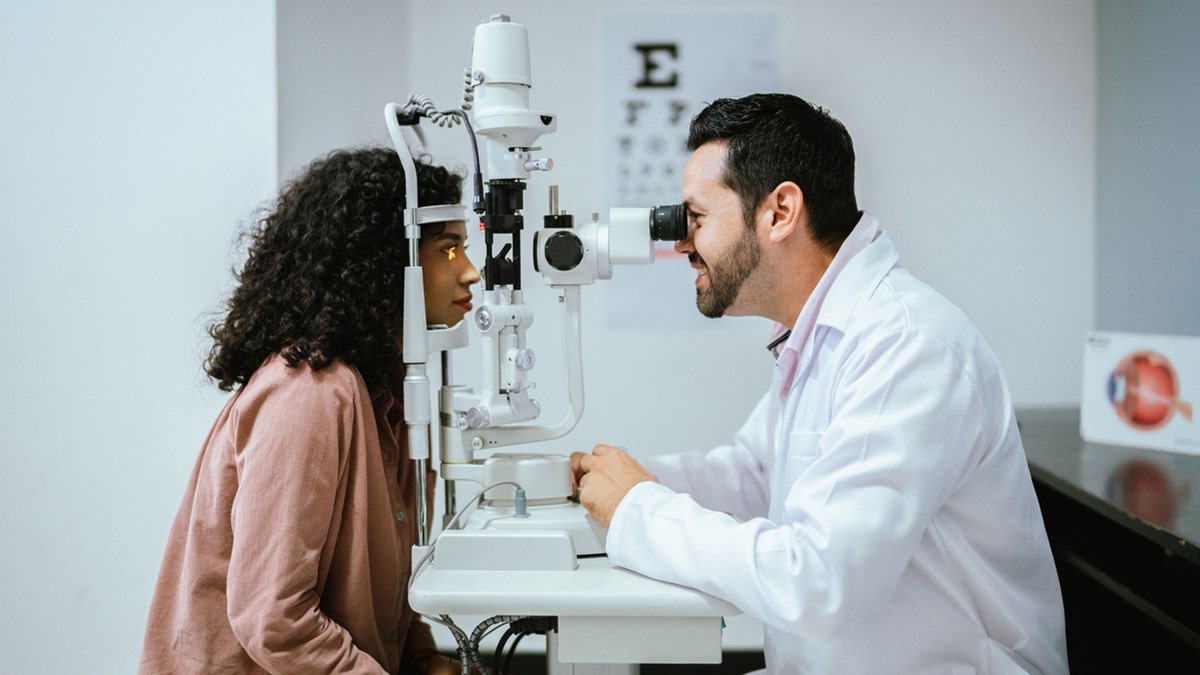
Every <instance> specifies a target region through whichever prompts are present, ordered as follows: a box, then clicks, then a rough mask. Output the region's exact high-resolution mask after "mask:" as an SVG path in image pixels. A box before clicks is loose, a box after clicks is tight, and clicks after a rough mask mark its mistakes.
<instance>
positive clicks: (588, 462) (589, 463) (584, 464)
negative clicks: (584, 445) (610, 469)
mask: <svg viewBox="0 0 1200 675" xmlns="http://www.w3.org/2000/svg"><path fill="white" fill-rule="evenodd" d="M595 465H596V458H595V457H593V456H591V455H583V454H581V455H580V456H579V471H581V472H583V473H585V474H586V473H588V472H590V471H591V470H592V467H593V466H595Z"/></svg>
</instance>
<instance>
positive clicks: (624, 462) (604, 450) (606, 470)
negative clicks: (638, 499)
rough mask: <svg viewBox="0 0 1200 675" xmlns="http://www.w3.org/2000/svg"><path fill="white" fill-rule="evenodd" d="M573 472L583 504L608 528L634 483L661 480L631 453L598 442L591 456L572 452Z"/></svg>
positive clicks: (580, 500)
mask: <svg viewBox="0 0 1200 675" xmlns="http://www.w3.org/2000/svg"><path fill="white" fill-rule="evenodd" d="M571 474H572V477H573V478H574V479H575V481H576V483H577V484H578V485H579V503H580V504H583V507H584V508H585V509H587V511H588V513H590V514H592V517H593V518H595V519H596V520H597V521H598V522H599V523H600V524H601V525H603V526H605V527H608V524H609V523H611V522H612V517H613V513H614V512H615V511H616V510H617V505H618V504H620V503H621V500H622V499H624V498H625V495H626V494H627V493H628V492H629V490H630V489H631V488H633V486H634V485H637V484H638V483H641V482H642V481H647V480H649V481H654V482H656V483H657V482H658V477H657V476H655V475H654V474H652V473H650V472H649V471H647V470H646V468H645V467H643V466H642V465H641V464H638V463H637V461H636V460H634V459H633V458H632V457H630V456H629V454H628V453H626V452H625V451H624V450H622V449H621V448H615V447H613V446H611V445H597V446H596V447H594V448H592V454H590V455H589V454H586V453H582V452H576V453H574V454H572V455H571Z"/></svg>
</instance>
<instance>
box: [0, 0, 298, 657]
mask: <svg viewBox="0 0 1200 675" xmlns="http://www.w3.org/2000/svg"><path fill="white" fill-rule="evenodd" d="M3 15H4V19H3V21H0V90H2V91H3V99H4V103H3V105H0V186H2V187H0V195H2V196H0V206H2V208H0V214H2V215H0V222H2V228H3V244H2V245H0V250H2V251H3V252H4V256H3V257H4V259H3V265H0V278H2V279H3V283H2V284H0V287H2V288H3V292H2V293H0V351H2V353H3V354H4V368H3V376H2V378H0V381H2V382H3V384H2V385H0V411H2V412H0V415H3V424H2V425H0V467H2V468H0V514H2V515H0V542H3V544H2V545H0V546H2V547H3V553H0V607H2V608H3V612H0V636H3V637H0V672H5V673H55V672H77V671H85V672H92V673H131V672H133V671H134V669H135V666H136V663H137V656H138V652H139V649H140V646H141V636H142V630H143V628H144V626H145V622H146V610H147V607H148V604H149V599H150V591H151V588H152V587H153V583H154V579H155V577H156V576H157V573H158V564H159V560H160V559H161V556H162V547H163V543H164V541H165V538H166V533H167V529H168V527H169V525H170V522H171V519H172V518H173V516H174V513H175V509H176V508H177V507H178V505H179V500H180V498H181V497H182V494H183V488H184V484H185V481H186V478H187V475H188V472H189V471H190V469H191V466H192V463H193V462H194V461H195V457H196V452H197V450H198V449H199V444H200V442H201V441H202V440H203V438H204V434H205V432H206V431H207V429H208V426H209V425H210V424H211V423H212V419H213V418H214V417H215V415H216V412H217V410H218V409H219V406H220V404H221V401H222V399H223V398H224V396H219V395H218V392H217V391H216V389H215V388H214V387H211V386H208V385H207V384H205V383H204V382H203V381H202V373H201V371H200V362H201V358H202V350H203V348H204V346H203V341H202V339H201V338H202V331H203V321H204V318H205V316H204V314H205V313H206V312H208V311H209V310H212V309H215V308H216V306H217V304H218V302H219V300H220V298H221V295H222V293H223V291H224V289H225V288H226V287H227V282H228V279H229V267H230V265H232V264H233V259H232V257H231V252H232V248H231V246H232V243H233V242H232V237H233V233H234V231H235V229H236V228H237V226H238V225H239V224H240V221H241V220H242V219H243V218H244V217H245V216H246V215H247V214H248V213H249V212H250V210H251V209H252V208H253V207H254V206H256V205H257V204H258V203H259V202H260V201H262V200H264V199H267V198H268V197H270V196H271V193H272V191H273V189H274V186H275V182H276V178H275V161H276V145H275V54H274V32H275V26H274V5H273V3H270V2H265V1H258V2H250V3H247V2H244V1H243V0H221V1H218V2H172V3H164V2H160V1H158V0H141V1H138V2H122V3H95V2H87V1H84V0H80V1H77V2H64V1H61V0H60V1H55V2H40V1H36V0H20V1H17V2H7V3H5V5H4V11H3Z"/></svg>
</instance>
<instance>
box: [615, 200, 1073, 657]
mask: <svg viewBox="0 0 1200 675" xmlns="http://www.w3.org/2000/svg"><path fill="white" fill-rule="evenodd" d="M898 259H899V258H898V255H897V253H896V250H895V248H894V247H893V245H892V243H891V240H890V239H889V238H888V237H887V235H886V234H884V233H883V232H882V230H881V229H880V228H879V223H878V221H876V220H875V219H874V218H873V217H871V216H870V215H867V214H864V216H863V218H862V220H861V221H860V222H859V224H858V226H857V227H856V228H855V230H854V232H853V234H852V235H851V236H850V237H849V238H848V239H847V241H846V242H845V243H844V244H843V246H842V248H841V250H840V251H839V253H838V255H837V256H836V257H835V259H834V261H833V264H832V265H831V267H830V269H829V270H828V271H827V272H826V274H825V275H824V277H823V278H822V280H821V282H820V284H819V285H818V287H817V289H816V290H815V291H814V293H813V295H812V296H811V297H810V299H809V300H808V302H807V303H806V305H805V307H804V310H803V312H802V313H801V315H800V318H799V320H798V321H797V324H796V326H794V327H793V328H792V335H791V337H790V338H789V340H788V342H787V343H786V345H785V347H784V348H783V350H782V352H781V353H780V356H779V358H778V360H777V361H776V369H777V372H776V377H775V382H774V383H773V385H772V387H771V390H770V391H769V392H768V393H767V394H766V396H764V397H763V399H762V400H761V401H760V402H759V404H758V406H757V407H756V408H755V409H754V411H753V412H752V413H751V414H750V417H749V419H748V420H747V421H746V423H745V425H744V426H743V427H742V429H741V430H740V431H739V432H738V434H737V435H736V437H735V439H734V442H733V444H732V445H726V446H722V447H718V448H715V449H713V450H711V451H708V452H699V451H696V452H691V453H684V454H679V455H672V456H664V457H650V458H647V459H646V460H645V462H644V463H645V465H646V466H647V467H648V468H649V469H650V470H651V471H653V472H655V473H656V474H657V475H658V476H659V478H660V480H661V481H662V484H661V485H660V484H657V483H652V482H644V483H640V484H638V485H637V486H635V487H634V489H633V490H631V491H630V492H629V494H628V495H627V496H626V497H625V498H624V499H623V500H622V501H621V504H620V505H619V507H618V508H617V510H616V512H615V514H614V517H613V520H612V524H611V526H610V528H609V530H608V537H607V541H606V547H607V552H608V555H609V557H610V559H612V560H613V561H614V562H615V563H617V564H618V565H621V566H623V567H626V568H628V569H631V570H634V571H636V572H639V573H642V574H645V575H647V576H650V577H653V578H656V579H661V580H664V581H668V582H672V583H677V584H681V585H684V586H689V587H692V588H696V589H698V590H700V591H703V592H705V593H709V594H711V595H714V596H716V597H719V598H723V599H725V600H727V601H729V602H731V603H732V604H734V605H736V606H737V607H738V608H739V609H741V610H742V611H743V612H745V613H747V614H749V615H750V616H753V617H755V618H757V619H759V620H761V621H762V622H763V623H764V625H765V641H764V649H765V654H766V663H767V670H768V672H770V673H778V674H783V673H789V674H790V673H806V674H811V673H833V674H837V675H844V674H853V673H889V674H897V673H954V674H959V673H1021V672H1031V673H1046V674H1049V673H1065V672H1067V663H1066V642H1065V633H1064V619H1063V608H1062V596H1061V591H1060V589H1059V584H1058V578H1057V575H1056V572H1055V568H1054V561H1053V559H1052V557H1051V553H1050V548H1049V543H1048V541H1047V539H1046V533H1045V528H1044V526H1043V523H1042V517H1041V512H1040V510H1039V508H1038V504H1037V498H1036V496H1035V494H1034V491H1033V486H1032V482H1031V480H1030V476H1029V471H1028V466H1027V465H1026V461H1025V454H1024V449H1023V447H1022V445H1021V439H1020V437H1019V435H1018V432H1017V426H1016V421H1015V419H1014V416H1013V410H1012V403H1011V400H1010V397H1009V392H1008V388H1007V386H1006V384H1005V382H1004V377H1003V374H1002V373H1001V370H1000V367H999V365H998V364H997V362H996V359H995V357H994V355H993V354H992V353H991V351H990V350H989V348H988V347H987V345H986V344H985V343H984V341H983V339H982V337H981V336H980V335H979V334H978V332H977V331H976V329H975V328H974V327H973V326H972V325H971V323H970V322H969V321H968V319H967V318H966V317H965V316H964V315H963V314H962V313H961V312H960V311H959V310H958V309H956V308H955V307H954V306H953V305H951V304H950V303H949V302H948V301H947V300H946V299H945V298H943V297H942V296H941V295H939V294H937V293H936V292H935V291H933V290H932V289H930V288H929V287H928V286H926V285H924V284H922V283H921V282H919V281H917V280H916V279H915V278H913V276H912V275H911V274H909V273H908V271H906V270H905V269H904V268H902V267H901V266H900V265H899V264H898ZM782 329H783V327H779V332H780V334H782ZM764 358H765V359H766V358H769V355H767V354H765V353H764ZM713 395H719V392H718V391H717V385H716V384H715V383H714V393H713Z"/></svg>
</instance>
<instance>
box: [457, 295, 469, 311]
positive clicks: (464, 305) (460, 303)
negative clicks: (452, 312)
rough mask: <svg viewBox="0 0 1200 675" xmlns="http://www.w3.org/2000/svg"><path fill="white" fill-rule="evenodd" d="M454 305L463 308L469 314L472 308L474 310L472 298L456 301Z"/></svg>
mask: <svg viewBox="0 0 1200 675" xmlns="http://www.w3.org/2000/svg"><path fill="white" fill-rule="evenodd" d="M454 304H456V305H458V306H459V307H462V309H463V311H464V312H469V311H471V308H472V305H471V299H470V298H463V299H462V300H455V301H454Z"/></svg>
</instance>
